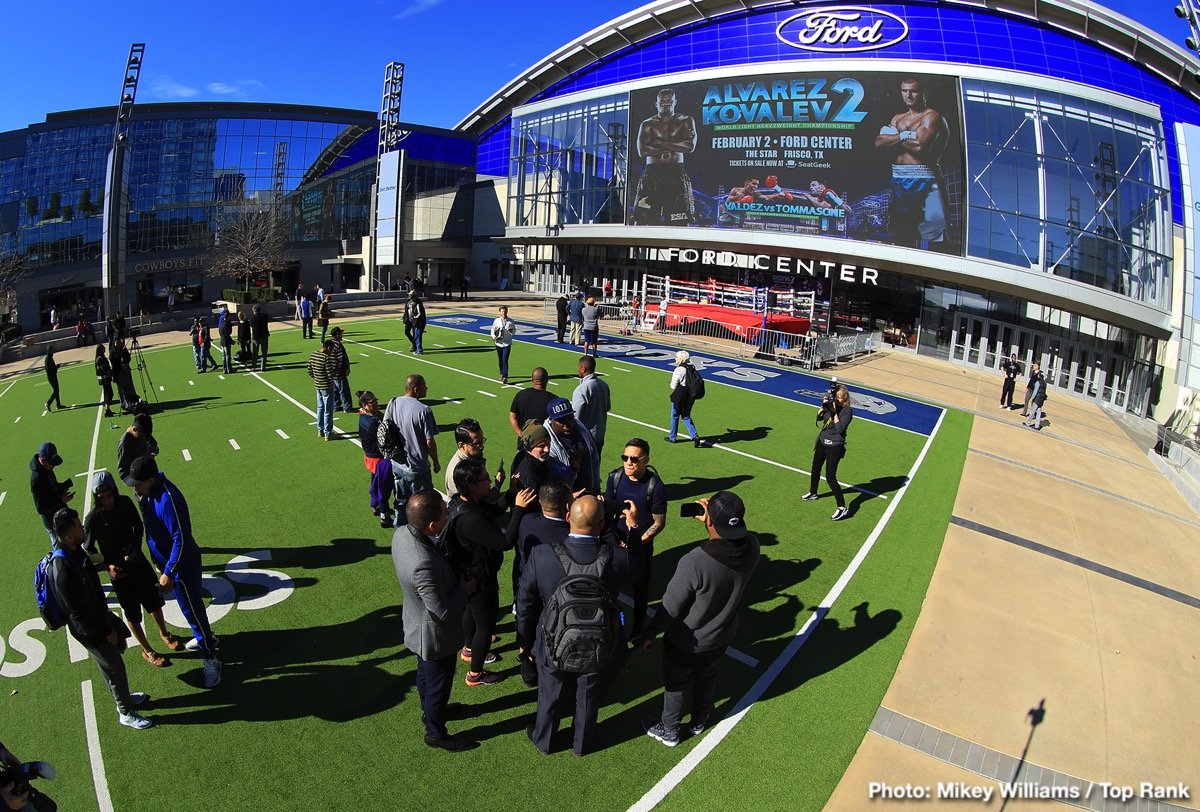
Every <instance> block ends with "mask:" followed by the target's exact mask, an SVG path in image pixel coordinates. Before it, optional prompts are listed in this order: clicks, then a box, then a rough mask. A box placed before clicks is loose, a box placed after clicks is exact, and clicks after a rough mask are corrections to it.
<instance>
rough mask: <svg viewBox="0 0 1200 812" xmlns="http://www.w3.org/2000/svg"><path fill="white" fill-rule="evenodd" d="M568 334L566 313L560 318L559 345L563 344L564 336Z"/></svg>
mask: <svg viewBox="0 0 1200 812" xmlns="http://www.w3.org/2000/svg"><path fill="white" fill-rule="evenodd" d="M566 334H567V315H566V314H565V313H564V314H563V315H561V316H559V317H558V343H559V344H561V343H563V336H565V335H566Z"/></svg>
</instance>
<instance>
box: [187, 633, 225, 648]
mask: <svg viewBox="0 0 1200 812" xmlns="http://www.w3.org/2000/svg"><path fill="white" fill-rule="evenodd" d="M212 644H213V648H214V649H218V648H220V647H221V638H219V637H217V636H216V635H215V634H214V635H213V638H212ZM183 647H184V648H185V649H187V650H188V651H199V650H200V641H199V640H197V639H196V638H195V637H193V638H192V639H191V640H189V641H187V642H186V643H184V644H183Z"/></svg>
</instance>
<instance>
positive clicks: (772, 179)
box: [758, 175, 795, 200]
mask: <svg viewBox="0 0 1200 812" xmlns="http://www.w3.org/2000/svg"><path fill="white" fill-rule="evenodd" d="M758 193H759V194H760V195H762V196H763V197H764V198H765V199H767V200H794V199H795V196H794V195H793V194H792V193H791V192H789V191H788V190H787V189H784V188H783V187H782V186H780V185H779V177H778V176H776V175H767V179H766V180H765V181H763V185H762V186H760V187H759V188H758Z"/></svg>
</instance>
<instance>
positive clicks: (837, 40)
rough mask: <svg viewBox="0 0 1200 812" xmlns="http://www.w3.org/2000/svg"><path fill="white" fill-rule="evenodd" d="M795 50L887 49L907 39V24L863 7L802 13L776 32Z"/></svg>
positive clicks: (889, 15)
mask: <svg viewBox="0 0 1200 812" xmlns="http://www.w3.org/2000/svg"><path fill="white" fill-rule="evenodd" d="M775 36H777V37H779V41H780V42H783V43H785V44H787V45H790V46H792V47H793V48H802V49H804V50H806V51H822V52H824V53H849V52H853V51H874V50H878V49H880V48H888V47H890V46H892V45H895V44H896V43H898V42H900V41H901V40H903V39H904V38H905V37H907V36H908V23H906V22H904V20H902V19H901V18H899V17H897V16H896V15H895V14H891V13H889V12H886V11H879V10H877V9H873V8H865V7H863V6H826V7H824V8H815V9H810V10H809V11H802V12H800V13H799V14H796V15H794V16H792V17H788V18H787V19H786V20H784V21H783V22H781V23H780V24H779V27H778V28H776V29H775Z"/></svg>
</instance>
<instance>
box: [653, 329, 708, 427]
mask: <svg viewBox="0 0 1200 812" xmlns="http://www.w3.org/2000/svg"><path fill="white" fill-rule="evenodd" d="M691 357H692V356H691V355H690V354H689V353H688V351H687V350H680V351H679V352H677V353H675V371H674V372H672V373H671V384H670V385H671V428H670V431H669V432H668V434H667V436H666V437H665V438H663V439H665V440H666V441H667V442H668V443H673V442H675V439H676V437H677V436H678V434H679V421H680V420H681V419H682V420H683V427H684V428H686V429H687V430H688V435H689V436H691V438H692V443H693V444H695V446H696V448H708V447H709V446H711V445H712V444H711V443H709V442H708V441H707V440H702V439H700V433H699V432H698V431H696V424H695V423H693V422H692V406H693V405H694V404H695V402H696V401H698V400H700V399H701V398H703V397H704V379H703V378H701V377H700V373H699V372H697V371H696V368H695V367H694V366H692V364H691V363H690V361H691Z"/></svg>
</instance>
